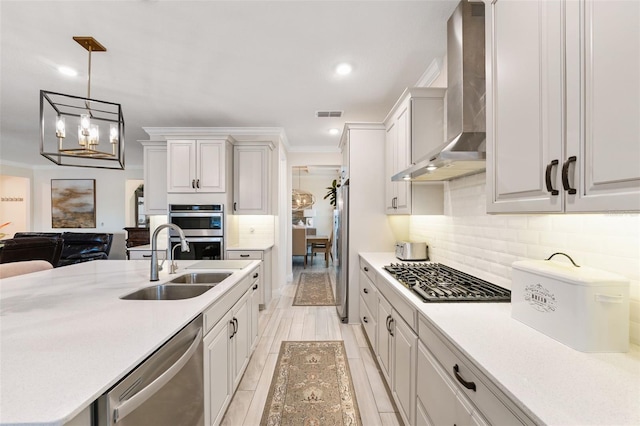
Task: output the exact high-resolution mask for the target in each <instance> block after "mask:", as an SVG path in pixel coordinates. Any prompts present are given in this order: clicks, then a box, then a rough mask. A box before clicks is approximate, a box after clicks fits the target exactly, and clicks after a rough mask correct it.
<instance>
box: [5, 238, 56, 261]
mask: <svg viewBox="0 0 640 426" xmlns="http://www.w3.org/2000/svg"><path fill="white" fill-rule="evenodd" d="M62 245H63V243H62V237H57V236H53V237H49V236H47V237H31V238H12V239H7V240H2V249H0V264H4V263H13V262H22V261H25V260H45V261H47V262H49V263H50V264H51V265H52V266H56V265H57V264H58V263H60V255H61V254H62Z"/></svg>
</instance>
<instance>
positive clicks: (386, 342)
mask: <svg viewBox="0 0 640 426" xmlns="http://www.w3.org/2000/svg"><path fill="white" fill-rule="evenodd" d="M392 318H393V317H392V316H391V305H390V304H389V302H387V301H386V300H385V298H384V297H382V295H380V294H378V353H377V355H378V363H379V364H380V368H381V369H382V374H383V375H384V377H385V379H386V380H387V383H391V370H390V367H391V361H392V359H391V356H392V352H391V349H392V344H393V337H392V336H391V334H390V331H389V329H390V322H391V319H392Z"/></svg>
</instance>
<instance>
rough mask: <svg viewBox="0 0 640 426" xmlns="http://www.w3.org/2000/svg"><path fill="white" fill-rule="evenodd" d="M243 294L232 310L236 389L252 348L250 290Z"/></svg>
mask: <svg viewBox="0 0 640 426" xmlns="http://www.w3.org/2000/svg"><path fill="white" fill-rule="evenodd" d="M251 291H253V290H251V289H249V291H248V292H247V293H245V294H244V296H242V298H241V299H240V300H239V301H238V302H237V303H236V305H235V306H234V307H233V309H232V310H231V311H232V315H233V317H232V321H233V323H234V325H233V327H234V332H233V335H232V336H233V337H232V339H231V341H232V342H231V345H232V347H233V351H232V353H233V355H232V357H233V361H232V362H233V369H232V371H233V389H234V390H235V389H236V388H237V387H238V385H239V384H240V379H242V373H243V372H244V369H245V368H246V366H247V364H248V363H249V354H250V349H251V307H250V300H249V298H250V292H251Z"/></svg>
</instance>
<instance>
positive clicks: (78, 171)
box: [32, 167, 143, 259]
mask: <svg viewBox="0 0 640 426" xmlns="http://www.w3.org/2000/svg"><path fill="white" fill-rule="evenodd" d="M51 179H95V180H96V227H95V228H92V229H86V228H83V229H82V230H81V232H92V231H93V232H109V233H113V234H114V240H113V244H112V247H111V253H110V255H109V258H111V259H124V258H125V253H126V250H125V232H124V228H125V226H126V225H127V220H126V216H127V206H126V200H127V197H128V195H127V194H126V188H127V180H131V179H138V180H139V179H143V173H142V169H140V168H136V169H127V170H106V169H92V168H81V167H51V168H35V169H34V170H33V212H34V213H33V221H32V224H33V225H32V230H33V231H43V232H64V231H74V229H53V228H52V227H51Z"/></svg>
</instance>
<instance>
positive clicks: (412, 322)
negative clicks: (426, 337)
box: [375, 276, 418, 334]
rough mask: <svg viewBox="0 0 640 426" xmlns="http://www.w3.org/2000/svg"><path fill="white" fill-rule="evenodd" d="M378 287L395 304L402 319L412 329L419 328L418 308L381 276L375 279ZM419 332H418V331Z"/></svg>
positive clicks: (394, 306) (395, 308)
mask: <svg viewBox="0 0 640 426" xmlns="http://www.w3.org/2000/svg"><path fill="white" fill-rule="evenodd" d="M375 284H376V289H377V290H378V293H380V294H381V295H383V296H384V297H385V298H386V299H387V300H388V301H389V303H390V304H391V306H393V309H394V310H395V311H396V312H397V313H399V314H400V316H401V317H402V319H404V320H405V322H406V323H407V324H408V325H409V327H410V328H411V330H413V331H414V332H415V331H416V330H418V323H417V320H416V317H417V312H416V309H415V308H414V307H413V306H412V305H411V304H410V303H409V302H407V300H406V299H405V296H404V295H401V294H399V293H398V291H397V290H396V289H394V288H393V287H392V286H391V284H390V283H388V282H387V280H386V279H385V278H384V277H382V276H379V277H378V280H377V281H375ZM416 334H417V333H416Z"/></svg>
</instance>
